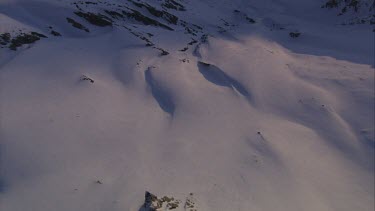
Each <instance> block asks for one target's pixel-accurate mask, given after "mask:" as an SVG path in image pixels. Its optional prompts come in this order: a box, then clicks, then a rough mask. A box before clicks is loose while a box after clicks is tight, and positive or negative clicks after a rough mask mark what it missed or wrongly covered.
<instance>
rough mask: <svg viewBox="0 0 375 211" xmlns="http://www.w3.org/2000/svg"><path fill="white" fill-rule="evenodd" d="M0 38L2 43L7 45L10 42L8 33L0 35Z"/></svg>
mask: <svg viewBox="0 0 375 211" xmlns="http://www.w3.org/2000/svg"><path fill="white" fill-rule="evenodd" d="M0 38H1V39H2V42H4V43H9V42H10V33H3V34H0Z"/></svg>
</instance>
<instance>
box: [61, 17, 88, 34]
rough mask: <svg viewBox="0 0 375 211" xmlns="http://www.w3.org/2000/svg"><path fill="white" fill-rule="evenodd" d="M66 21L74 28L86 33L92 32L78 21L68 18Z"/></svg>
mask: <svg viewBox="0 0 375 211" xmlns="http://www.w3.org/2000/svg"><path fill="white" fill-rule="evenodd" d="M66 20H67V21H68V23H70V24H72V26H73V27H75V28H77V29H81V30H83V31H85V32H90V31H89V29H88V28H86V27H85V26H84V25H82V24H80V23H78V22H77V21H75V20H73V19H71V18H66Z"/></svg>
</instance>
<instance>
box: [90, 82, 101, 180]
mask: <svg viewBox="0 0 375 211" xmlns="http://www.w3.org/2000/svg"><path fill="white" fill-rule="evenodd" d="M92 83H93V82H92ZM96 184H100V185H101V184H103V183H102V181H100V180H98V181H96Z"/></svg>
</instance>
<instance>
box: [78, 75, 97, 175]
mask: <svg viewBox="0 0 375 211" xmlns="http://www.w3.org/2000/svg"><path fill="white" fill-rule="evenodd" d="M81 81H89V82H90V83H94V80H93V79H91V78H89V77H87V76H85V75H83V76H82V77H81ZM98 181H99V180H98ZM99 182H100V181H99Z"/></svg>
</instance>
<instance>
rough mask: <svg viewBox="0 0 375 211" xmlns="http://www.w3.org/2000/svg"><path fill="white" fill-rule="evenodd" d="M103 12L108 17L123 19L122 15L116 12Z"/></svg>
mask: <svg viewBox="0 0 375 211" xmlns="http://www.w3.org/2000/svg"><path fill="white" fill-rule="evenodd" d="M104 12H105V13H107V14H108V15H110V16H111V17H112V18H114V19H120V18H124V15H123V14H121V13H119V12H116V11H109V10H104Z"/></svg>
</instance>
